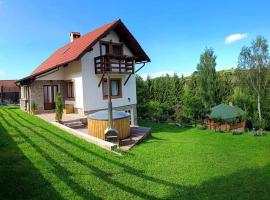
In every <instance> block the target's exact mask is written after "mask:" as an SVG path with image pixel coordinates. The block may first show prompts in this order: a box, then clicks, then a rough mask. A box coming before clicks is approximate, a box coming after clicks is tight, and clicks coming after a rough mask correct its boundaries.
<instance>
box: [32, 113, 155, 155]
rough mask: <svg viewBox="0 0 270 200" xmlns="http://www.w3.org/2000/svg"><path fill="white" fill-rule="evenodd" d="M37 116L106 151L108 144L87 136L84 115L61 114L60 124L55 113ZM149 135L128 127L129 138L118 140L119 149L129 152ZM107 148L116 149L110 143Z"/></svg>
mask: <svg viewBox="0 0 270 200" xmlns="http://www.w3.org/2000/svg"><path fill="white" fill-rule="evenodd" d="M37 116H38V117H40V118H42V119H43V120H45V121H48V122H50V123H52V124H54V125H57V126H58V127H59V128H62V129H65V130H66V131H68V132H72V134H73V135H76V136H78V137H80V138H82V139H84V140H87V141H89V142H91V143H95V144H96V145H98V146H100V147H102V148H106V149H108V143H109V142H107V141H104V140H101V139H98V138H94V137H93V136H91V135H89V134H88V126H87V117H86V116H85V115H82V114H75V113H70V114H63V118H62V121H63V123H62V124H59V123H57V122H55V113H42V114H38V115H37ZM150 134H151V129H150V128H147V127H139V126H130V137H128V138H125V139H123V140H120V143H119V144H120V149H123V150H130V149H131V148H132V147H133V146H135V145H136V144H138V143H139V142H141V141H142V140H143V139H144V138H145V137H147V136H148V135H150ZM109 146H110V147H109V148H111V149H109V150H113V148H115V147H116V145H114V144H112V143H111V145H109Z"/></svg>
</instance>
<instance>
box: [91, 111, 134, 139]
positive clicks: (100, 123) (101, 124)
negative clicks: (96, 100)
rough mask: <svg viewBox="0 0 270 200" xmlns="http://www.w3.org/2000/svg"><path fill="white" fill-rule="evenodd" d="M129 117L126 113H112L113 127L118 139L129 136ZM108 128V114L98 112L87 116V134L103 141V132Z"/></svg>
mask: <svg viewBox="0 0 270 200" xmlns="http://www.w3.org/2000/svg"><path fill="white" fill-rule="evenodd" d="M129 120H130V115H129V114H128V113H126V112H121V111H113V127H112V128H115V129H117V130H118V132H119V135H118V138H119V139H120V140H121V139H124V138H127V137H129V136H130V124H129ZM106 128H108V112H107V111H99V112H96V113H94V114H90V115H89V116H88V134H89V135H92V136H94V137H97V138H99V139H103V140H105V134H104V132H105V130H106Z"/></svg>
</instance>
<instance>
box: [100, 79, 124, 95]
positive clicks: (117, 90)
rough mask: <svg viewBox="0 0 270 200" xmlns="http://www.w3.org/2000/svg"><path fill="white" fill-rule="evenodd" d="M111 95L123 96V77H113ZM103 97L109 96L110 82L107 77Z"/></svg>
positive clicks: (104, 82)
mask: <svg viewBox="0 0 270 200" xmlns="http://www.w3.org/2000/svg"><path fill="white" fill-rule="evenodd" d="M111 97H112V98H121V97H122V85H121V79H111ZM103 98H108V83H107V80H106V79H105V80H104V81H103Z"/></svg>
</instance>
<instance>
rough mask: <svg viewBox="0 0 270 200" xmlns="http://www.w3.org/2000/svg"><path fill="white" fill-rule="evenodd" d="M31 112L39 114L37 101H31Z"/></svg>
mask: <svg viewBox="0 0 270 200" xmlns="http://www.w3.org/2000/svg"><path fill="white" fill-rule="evenodd" d="M31 112H32V115H36V114H37V104H36V102H35V101H33V100H32V101H31Z"/></svg>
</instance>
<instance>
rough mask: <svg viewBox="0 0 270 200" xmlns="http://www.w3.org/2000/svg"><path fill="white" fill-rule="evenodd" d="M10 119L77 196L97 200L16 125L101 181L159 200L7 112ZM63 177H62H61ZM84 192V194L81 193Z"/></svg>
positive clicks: (143, 196) (136, 194) (137, 194)
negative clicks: (117, 178) (73, 152)
mask: <svg viewBox="0 0 270 200" xmlns="http://www.w3.org/2000/svg"><path fill="white" fill-rule="evenodd" d="M6 113H7V114H8V115H9V117H10V118H11V119H12V120H13V124H14V123H16V124H14V125H12V124H11V123H9V122H7V120H5V119H4V120H5V121H6V123H8V124H9V125H10V126H11V127H13V128H14V129H15V130H16V131H17V132H19V133H20V134H21V136H22V137H23V138H24V140H25V141H27V142H28V143H29V144H30V145H31V146H32V147H33V148H35V150H36V151H37V152H38V153H39V154H40V155H42V156H43V157H44V158H45V159H46V160H47V161H48V162H50V163H51V165H52V166H54V167H55V168H56V171H57V172H59V174H56V175H57V176H58V177H59V178H61V179H63V181H65V182H67V183H68V185H70V187H71V188H72V189H75V190H76V191H77V194H78V195H79V196H81V195H82V194H84V195H86V196H84V198H85V199H89V198H90V199H93V197H94V198H95V199H96V198H97V197H96V196H93V194H89V192H88V191H87V190H85V189H84V188H82V187H81V186H79V185H78V184H76V183H75V184H74V183H73V182H72V180H67V178H68V177H70V176H71V174H69V173H70V172H69V171H68V170H67V169H65V168H64V167H62V166H61V165H60V164H58V162H57V161H55V160H54V159H53V158H52V157H50V156H49V155H48V154H47V153H46V152H45V151H43V150H42V149H41V148H40V147H39V146H38V145H36V144H35V143H34V142H33V141H32V140H31V139H30V137H29V136H27V135H26V134H24V133H23V132H22V131H21V130H20V129H18V128H17V126H16V125H19V126H21V127H24V128H27V129H29V130H30V131H31V132H32V133H34V134H35V135H37V136H39V137H40V138H42V139H43V140H44V141H45V142H47V143H48V144H50V145H51V146H53V147H54V148H56V149H58V150H59V151H61V152H62V153H64V154H66V155H67V156H68V157H71V158H72V159H73V160H74V161H75V162H77V163H79V164H81V165H83V166H85V167H87V168H88V169H90V170H91V172H92V174H93V175H94V176H95V177H96V178H98V179H101V180H102V181H104V182H106V183H108V184H111V185H112V186H114V187H118V188H119V189H122V190H124V191H126V192H128V193H131V194H133V195H135V196H138V197H141V198H146V199H158V198H156V197H155V196H152V195H149V194H146V193H144V192H141V191H139V190H138V189H135V188H132V187H130V186H128V185H126V184H123V183H121V182H119V181H116V180H114V179H112V178H111V177H110V176H111V174H110V173H108V172H106V171H104V170H101V169H100V168H98V167H95V166H94V165H92V164H90V163H88V162H87V161H85V160H83V159H81V158H79V157H77V156H76V155H74V154H71V153H70V152H68V151H67V150H66V149H65V148H63V147H61V146H60V145H58V144H56V143H55V142H52V141H51V140H49V139H48V138H47V137H45V136H44V135H42V134H40V133H39V132H37V131H36V130H34V129H33V128H31V127H30V126H26V125H24V124H22V123H21V122H20V121H18V120H17V119H16V118H15V117H13V116H12V114H10V113H9V112H6ZM54 136H55V135H54ZM61 175H62V176H61ZM81 192H82V193H81Z"/></svg>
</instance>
